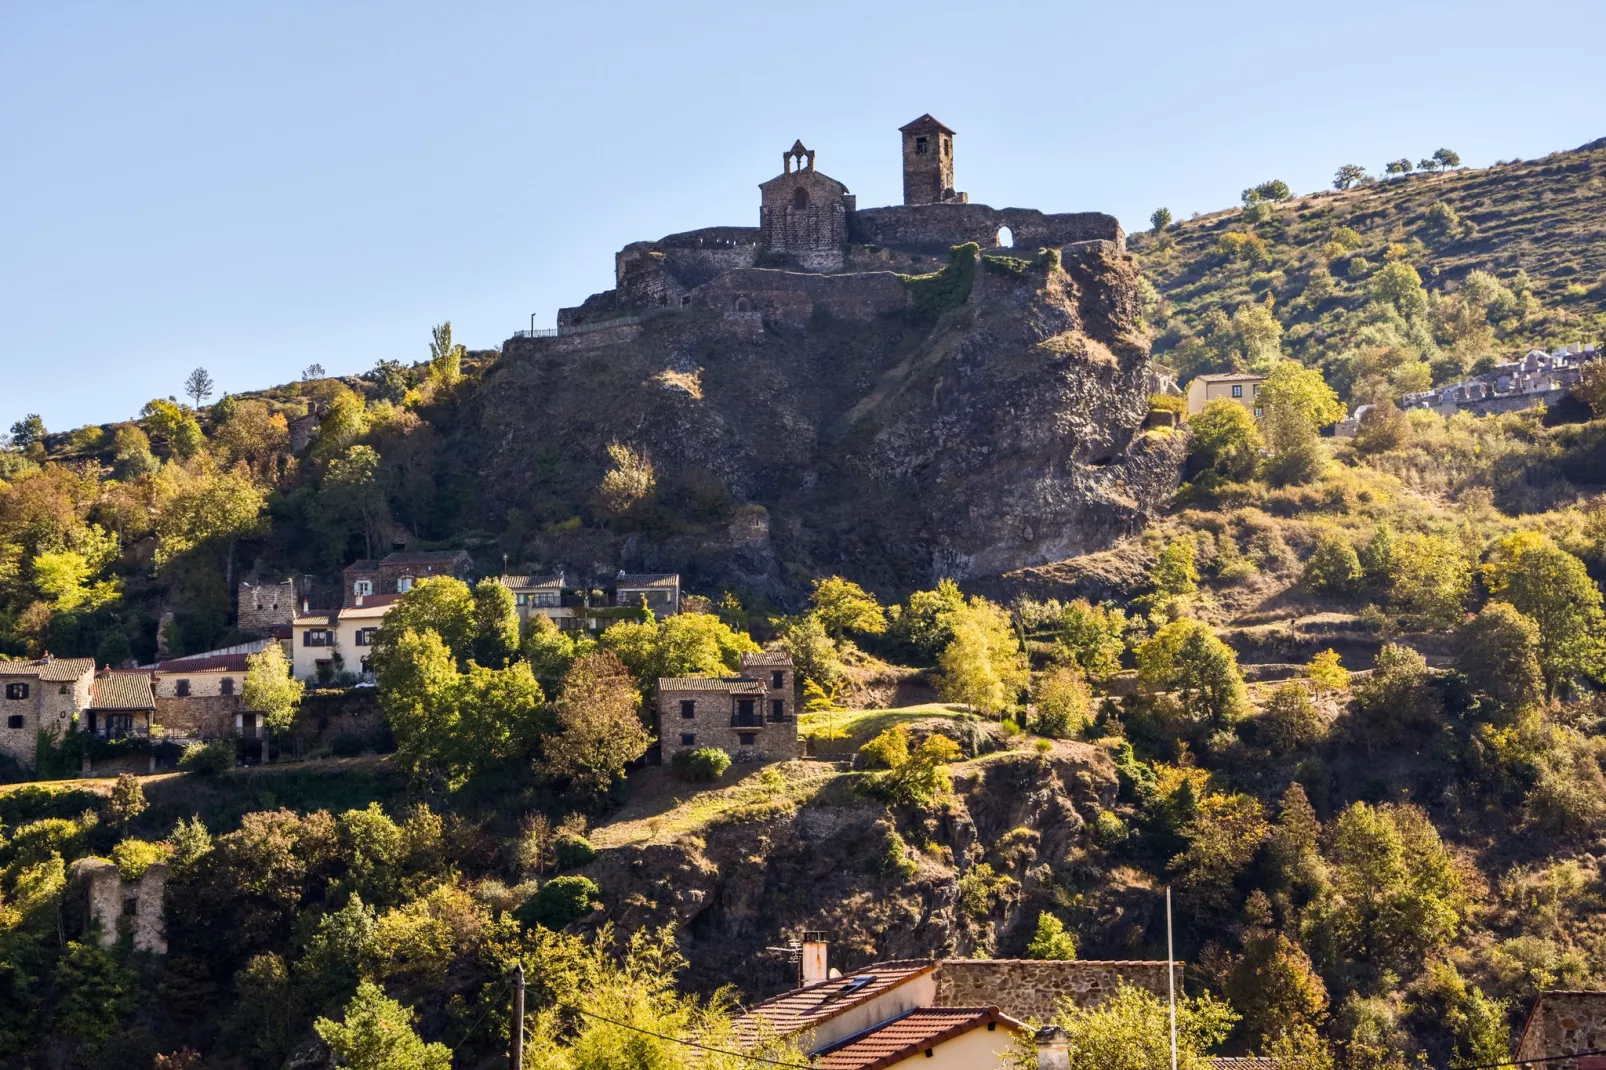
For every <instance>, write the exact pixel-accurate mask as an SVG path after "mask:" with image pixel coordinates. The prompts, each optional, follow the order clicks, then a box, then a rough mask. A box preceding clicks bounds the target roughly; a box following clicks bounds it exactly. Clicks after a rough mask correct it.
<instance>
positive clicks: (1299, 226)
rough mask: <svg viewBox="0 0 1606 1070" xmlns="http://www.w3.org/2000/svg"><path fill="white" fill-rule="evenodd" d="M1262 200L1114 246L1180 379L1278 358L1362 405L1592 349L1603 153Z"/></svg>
mask: <svg viewBox="0 0 1606 1070" xmlns="http://www.w3.org/2000/svg"><path fill="white" fill-rule="evenodd" d="M1279 187H1280V188H1279ZM1261 188H1262V189H1264V190H1265V195H1264V196H1263V195H1261V194H1259V193H1256V192H1255V191H1254V190H1246V191H1245V201H1246V203H1245V206H1244V207H1243V208H1241V209H1229V210H1226V211H1221V212H1214V213H1210V214H1208V215H1203V216H1198V217H1196V218H1194V219H1190V220H1186V221H1178V222H1175V223H1172V224H1170V225H1168V226H1167V227H1165V228H1164V229H1163V230H1161V231H1158V232H1156V231H1152V230H1151V231H1149V232H1146V233H1143V234H1135V235H1132V236H1131V238H1130V240H1129V246H1130V248H1131V250H1132V252H1133V253H1134V255H1136V256H1137V258H1138V260H1139V262H1140V264H1141V265H1142V267H1143V270H1144V273H1145V275H1146V276H1147V277H1148V278H1149V279H1150V280H1151V281H1152V283H1153V286H1154V291H1155V292H1154V293H1153V294H1151V295H1150V297H1149V304H1148V307H1147V309H1146V313H1145V315H1146V319H1147V320H1148V322H1149V324H1150V326H1151V328H1153V329H1154V331H1155V332H1156V336H1157V337H1156V343H1155V356H1156V358H1157V359H1159V360H1161V361H1164V362H1165V363H1168V364H1169V365H1171V367H1173V368H1174V369H1175V370H1176V371H1177V372H1178V373H1179V375H1180V377H1181V378H1182V379H1184V380H1185V379H1187V378H1190V377H1192V376H1193V375H1195V374H1198V373H1200V372H1210V371H1225V370H1229V369H1231V368H1234V367H1240V368H1242V367H1251V368H1252V367H1256V366H1257V365H1260V364H1264V362H1265V361H1266V360H1267V359H1268V356H1267V354H1268V347H1269V348H1271V349H1275V347H1276V346H1277V345H1278V344H1279V343H1280V345H1281V348H1282V350H1283V351H1284V352H1285V353H1286V354H1288V355H1289V356H1292V357H1294V358H1296V359H1298V360H1300V361H1302V362H1304V363H1307V364H1311V365H1315V366H1320V367H1321V368H1322V369H1323V371H1324V372H1325V373H1326V375H1327V378H1328V381H1329V382H1330V383H1331V384H1332V385H1333V386H1334V387H1335V388H1337V389H1338V390H1339V391H1340V393H1341V394H1346V395H1348V396H1349V397H1350V399H1351V400H1355V401H1364V400H1368V398H1366V397H1364V396H1360V395H1358V394H1356V392H1355V388H1356V386H1357V384H1360V383H1362V381H1363V380H1365V379H1366V378H1367V377H1368V376H1371V375H1382V376H1384V377H1385V378H1386V379H1387V381H1388V383H1389V385H1390V386H1391V387H1392V388H1393V389H1395V390H1396V391H1397V392H1398V391H1403V390H1411V389H1425V388H1426V387H1427V386H1428V385H1430V383H1436V382H1443V381H1446V380H1449V379H1453V378H1456V377H1459V376H1460V375H1461V374H1462V373H1463V372H1465V371H1467V370H1470V369H1473V368H1475V367H1477V366H1478V365H1479V364H1487V363H1489V362H1492V361H1494V360H1495V359H1509V357H1510V355H1511V354H1512V353H1514V352H1518V351H1520V350H1521V349H1523V348H1525V347H1527V346H1530V345H1546V346H1554V345H1558V344H1562V343H1567V342H1576V341H1598V340H1600V339H1601V338H1602V337H1603V336H1606V240H1603V239H1606V230H1603V228H1602V224H1601V222H1600V214H1599V205H1600V203H1601V198H1602V196H1606V145H1603V144H1601V143H1598V142H1597V143H1594V144H1592V145H1589V146H1585V147H1584V148H1581V149H1578V150H1576V151H1572V152H1557V153H1552V154H1551V155H1549V156H1546V157H1544V158H1542V159H1539V160H1531V161H1512V162H1510V163H1500V164H1496V165H1495V166H1493V167H1488V168H1482V169H1462V170H1446V171H1433V172H1419V173H1415V174H1410V175H1407V176H1401V177H1390V178H1386V179H1383V180H1380V181H1375V182H1368V183H1364V184H1360V185H1353V186H1351V188H1348V189H1344V190H1326V191H1321V192H1316V193H1311V194H1305V195H1299V196H1293V195H1290V194H1289V192H1288V190H1287V187H1286V186H1284V185H1283V184H1281V183H1266V184H1263V185H1262V187H1261ZM1394 265H1404V266H1408V267H1409V268H1410V269H1411V270H1412V271H1413V272H1414V273H1415V274H1416V276H1417V278H1418V280H1419V282H1420V284H1421V285H1422V287H1423V288H1424V290H1425V292H1424V293H1423V294H1422V295H1421V296H1420V297H1418V296H1417V295H1416V293H1415V290H1414V289H1413V287H1412V285H1411V280H1410V279H1409V278H1408V277H1407V276H1406V275H1405V273H1404V271H1403V269H1401V268H1398V267H1395V266H1394ZM1379 294H1383V295H1385V303H1386V304H1388V305H1390V306H1392V307H1391V308H1389V309H1387V310H1384V309H1381V308H1379V307H1378V306H1379V302H1378V301H1377V300H1376V298H1377V296H1378V295H1379Z"/></svg>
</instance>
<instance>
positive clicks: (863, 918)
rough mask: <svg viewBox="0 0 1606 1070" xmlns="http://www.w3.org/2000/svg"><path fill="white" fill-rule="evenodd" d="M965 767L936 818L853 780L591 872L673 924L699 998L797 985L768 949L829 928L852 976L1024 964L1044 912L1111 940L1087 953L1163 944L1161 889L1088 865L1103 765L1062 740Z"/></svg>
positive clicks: (639, 922)
mask: <svg viewBox="0 0 1606 1070" xmlns="http://www.w3.org/2000/svg"><path fill="white" fill-rule="evenodd" d="M955 768H956V779H955V789H956V790H955V795H954V796H953V797H952V798H951V799H950V800H948V801H945V802H944V804H943V805H942V806H941V807H940V808H938V809H936V810H934V811H929V812H918V811H902V810H894V811H889V810H888V809H887V808H886V807H884V806H882V805H880V804H878V803H876V802H873V801H871V800H868V799H866V798H864V797H862V796H860V795H859V794H857V793H855V792H854V790H853V789H852V786H851V783H850V781H851V780H852V777H851V775H844V776H842V777H839V778H838V779H837V780H836V781H833V782H832V783H831V784H830V785H829V786H828V787H827V788H825V789H824V790H822V791H821V792H820V793H819V794H818V795H816V796H815V797H814V798H813V799H812V800H811V801H809V802H807V803H805V804H803V805H801V806H797V807H795V808H793V807H786V806H780V807H775V808H772V809H771V810H769V811H766V812H762V813H760V814H758V815H756V816H755V815H753V814H752V813H751V812H748V813H746V814H743V813H733V814H731V815H730V816H729V817H727V818H722V819H718V820H715V821H713V822H711V823H710V824H708V825H706V826H704V827H702V828H699V829H698V830H697V831H695V832H693V833H688V834H686V835H683V836H680V837H678V838H677V839H675V840H674V841H673V842H668V843H651V844H646V845H640V846H623V847H614V848H611V849H606V850H603V851H602V852H601V853H600V854H599V856H598V858H597V860H596V861H595V862H593V863H592V864H591V865H590V866H589V867H588V868H587V869H586V870H585V873H586V874H587V875H589V876H591V877H592V878H593V879H594V880H596V881H597V883H598V884H599V885H600V886H601V887H602V889H603V894H604V898H605V902H606V908H605V910H604V912H603V914H604V915H605V917H606V919H607V920H609V921H611V922H613V923H614V924H615V925H617V926H618V927H620V928H622V929H624V930H627V931H633V930H635V929H638V928H641V927H657V926H664V925H670V926H673V927H674V928H675V930H676V932H677V933H678V935H679V937H680V940H681V943H682V948H683V950H684V951H685V953H686V955H687V957H688V959H689V961H690V970H689V972H688V975H687V980H688V982H689V983H690V984H691V985H692V986H693V987H696V988H699V989H704V990H712V989H713V988H717V987H718V986H720V985H721V984H725V983H729V982H731V981H735V982H736V983H737V984H738V986H739V987H740V989H741V990H742V993H743V995H744V996H746V997H747V998H750V999H757V998H763V997H766V996H769V995H772V994H774V993H775V992H778V991H782V990H784V989H786V988H788V987H790V986H791V985H793V984H795V983H796V972H795V971H796V967H795V965H792V964H789V963H788V961H787V960H786V959H785V957H784V956H781V955H776V954H773V953H770V952H768V951H766V948H767V947H769V946H770V945H773V944H775V943H777V942H778V937H777V934H778V933H779V934H783V935H784V937H786V938H797V937H799V936H801V934H802V933H803V932H804V931H805V930H820V931H824V932H826V933H827V934H828V939H829V942H830V944H831V951H830V957H831V964H832V965H833V966H835V967H837V968H840V969H842V970H843V971H848V970H851V969H857V968H859V967H861V966H865V965H868V964H869V963H872V962H879V961H886V960H891V959H913V958H969V957H972V956H974V955H977V954H1001V955H1020V954H1022V953H1023V952H1024V950H1025V946H1026V942H1027V941H1028V940H1029V939H1030V937H1031V934H1032V931H1033V928H1034V926H1035V924H1036V919H1037V914H1038V912H1039V911H1041V910H1043V909H1047V908H1054V909H1056V910H1058V911H1059V912H1060V913H1061V914H1063V915H1065V916H1067V917H1069V918H1071V919H1072V920H1073V921H1080V922H1082V923H1083V924H1082V925H1081V929H1082V931H1084V932H1088V933H1096V934H1101V935H1100V936H1099V937H1098V938H1097V939H1089V940H1084V947H1083V948H1082V953H1083V954H1082V957H1084V958H1107V959H1117V960H1119V959H1133V958H1153V957H1155V951H1156V948H1161V949H1163V946H1164V945H1163V938H1164V929H1163V914H1161V913H1160V912H1159V911H1158V910H1157V909H1156V907H1155V903H1157V902H1158V901H1159V899H1158V897H1157V893H1156V891H1155V889H1153V888H1150V887H1147V886H1144V887H1129V886H1127V885H1126V884H1125V882H1124V881H1123V879H1122V878H1121V876H1120V875H1119V874H1116V875H1112V874H1109V873H1106V872H1104V871H1103V870H1102V869H1101V868H1100V866H1099V865H1098V864H1096V861H1095V860H1096V859H1097V857H1098V856H1099V855H1100V854H1101V852H1099V851H1098V849H1097V847H1095V846H1093V844H1092V843H1091V834H1090V831H1089V828H1090V825H1091V823H1092V822H1093V820H1094V819H1095V818H1096V816H1097V813H1098V811H1099V810H1101V809H1106V808H1108V807H1110V806H1111V805H1113V803H1114V797H1115V791H1116V782H1115V775H1114V770H1113V768H1112V767H1111V765H1110V763H1109V761H1108V759H1107V758H1106V757H1105V755H1104V753H1103V752H1101V751H1098V750H1096V749H1095V748H1093V747H1089V746H1086V745H1084V744H1077V743H1059V744H1056V747H1055V749H1054V751H1053V752H1052V753H1051V754H1049V755H1048V756H1046V757H1041V758H1040V757H1038V756H1037V755H1035V754H1033V755H1026V754H1012V755H993V756H990V757H988V758H986V759H984V760H982V761H979V762H973V763H967V764H965V765H962V766H957V767H955ZM894 833H896V834H897V835H896V836H895V835H894ZM899 860H901V863H902V864H901V865H899V864H895V863H896V862H898V861H899ZM982 866H986V867H990V868H988V869H982V868H979V867H982ZM989 874H990V875H989ZM978 883H980V884H985V885H987V886H988V890H982V891H978V890H977V889H976V888H975V887H973V885H976V884H978ZM967 892H968V894H967ZM1073 900H1074V901H1075V903H1076V906H1075V907H1074V908H1073V909H1071V910H1069V911H1067V910H1066V907H1065V904H1066V903H1068V902H1071V901H1073ZM599 920H600V919H599ZM1156 923H1158V924H1156ZM779 942H785V941H784V939H783V940H780V941H779ZM1086 980H1087V979H1086V978H1083V979H1082V980H1081V981H1077V982H1075V983H1076V984H1079V985H1083V986H1084V987H1086V986H1085V984H1084V982H1085V981H1086ZM955 983H956V984H972V982H969V981H965V980H964V978H960V980H958V981H956V982H955ZM1065 983H1070V982H1065ZM1038 987H1039V988H1040V989H1041V992H1042V993H1043V998H1044V999H1045V1000H1047V999H1051V998H1052V997H1053V996H1055V995H1060V994H1073V995H1074V993H1070V992H1069V991H1065V992H1062V991H1061V989H1062V988H1064V984H1062V983H1061V982H1060V981H1053V982H1052V983H1051V982H1050V981H1048V980H1044V981H1043V983H1042V984H1041V985H1039V986H1038Z"/></svg>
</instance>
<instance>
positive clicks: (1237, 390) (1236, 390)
mask: <svg viewBox="0 0 1606 1070" xmlns="http://www.w3.org/2000/svg"><path fill="white" fill-rule="evenodd" d="M1232 396H1233V397H1235V398H1241V397H1243V396H1244V388H1243V387H1242V386H1239V385H1237V384H1236V383H1235V384H1233V388H1232Z"/></svg>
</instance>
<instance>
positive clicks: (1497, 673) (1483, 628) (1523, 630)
mask: <svg viewBox="0 0 1606 1070" xmlns="http://www.w3.org/2000/svg"><path fill="white" fill-rule="evenodd" d="M1541 649H1542V646H1541V643H1540V637H1539V625H1537V624H1535V623H1534V622H1533V620H1532V619H1531V618H1529V617H1525V616H1523V615H1522V614H1521V613H1520V612H1518V611H1517V609H1516V607H1515V606H1512V605H1510V604H1509V603H1506V602H1490V603H1489V604H1488V605H1486V606H1484V607H1483V610H1482V611H1481V612H1480V613H1479V614H1478V615H1477V616H1476V617H1473V618H1472V619H1471V620H1469V621H1467V622H1466V623H1465V624H1463V625H1462V626H1461V628H1460V629H1459V632H1458V634H1457V642H1456V665H1457V667H1458V668H1459V669H1460V670H1461V674H1462V675H1463V676H1465V677H1466V678H1467V682H1468V683H1470V684H1471V685H1472V687H1473V689H1474V690H1477V691H1480V692H1482V693H1483V694H1485V695H1487V696H1489V698H1490V699H1491V700H1493V701H1494V703H1495V704H1496V706H1498V707H1499V708H1500V710H1501V711H1502V713H1503V714H1504V717H1503V718H1502V719H1504V720H1514V719H1515V717H1516V715H1517V713H1518V711H1520V710H1522V709H1525V708H1527V707H1529V706H1533V705H1535V704H1537V703H1539V702H1541V701H1543V700H1544V697H1545V677H1544V673H1543V672H1542V671H1541V669H1540V664H1539V653H1540V651H1541Z"/></svg>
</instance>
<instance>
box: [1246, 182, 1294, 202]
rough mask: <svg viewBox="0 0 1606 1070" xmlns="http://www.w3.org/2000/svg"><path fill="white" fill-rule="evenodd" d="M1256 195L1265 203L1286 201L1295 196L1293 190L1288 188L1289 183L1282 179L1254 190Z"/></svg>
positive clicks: (1265, 183)
mask: <svg viewBox="0 0 1606 1070" xmlns="http://www.w3.org/2000/svg"><path fill="white" fill-rule="evenodd" d="M1245 192H1246V193H1247V192H1248V191H1245ZM1254 193H1255V196H1257V197H1259V198H1260V199H1261V200H1263V201H1286V200H1288V198H1290V197H1292V196H1293V195H1294V192H1293V190H1291V189H1289V188H1288V183H1286V182H1284V181H1283V180H1282V179H1280V178H1274V179H1271V180H1270V181H1268V182H1262V183H1261V184H1260V185H1258V186H1256V187H1255V188H1254Z"/></svg>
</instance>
